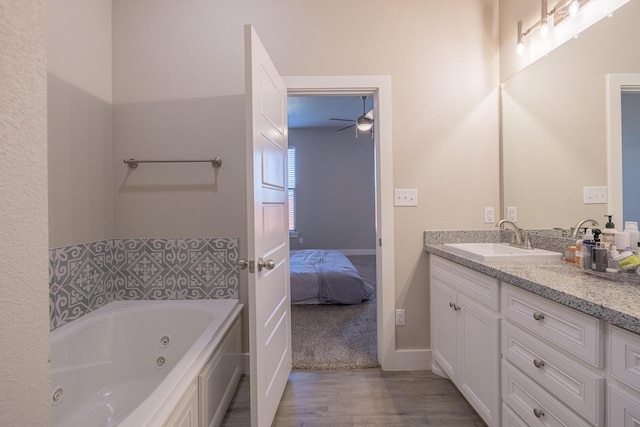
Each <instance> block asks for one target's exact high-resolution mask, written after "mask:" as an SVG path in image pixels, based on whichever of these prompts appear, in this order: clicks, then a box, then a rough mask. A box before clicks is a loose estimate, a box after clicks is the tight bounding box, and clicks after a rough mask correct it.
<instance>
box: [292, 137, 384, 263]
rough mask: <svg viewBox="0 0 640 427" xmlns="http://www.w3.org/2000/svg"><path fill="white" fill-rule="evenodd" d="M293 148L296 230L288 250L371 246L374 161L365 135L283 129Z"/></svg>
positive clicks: (373, 239) (373, 237)
mask: <svg viewBox="0 0 640 427" xmlns="http://www.w3.org/2000/svg"><path fill="white" fill-rule="evenodd" d="M291 146H295V147H296V172H297V173H296V198H297V200H296V229H297V232H298V236H299V238H302V239H303V243H302V244H300V243H299V240H298V237H296V238H292V239H291V249H351V250H365V251H366V250H368V251H369V252H370V253H374V252H373V251H375V248H376V229H375V212H376V205H375V203H376V202H375V158H374V142H373V140H372V139H371V136H370V134H369V133H364V134H363V133H361V134H360V136H359V137H358V138H356V137H355V133H354V130H353V129H348V130H344V131H341V132H336V131H335V129H330V128H303V129H289V147H291Z"/></svg>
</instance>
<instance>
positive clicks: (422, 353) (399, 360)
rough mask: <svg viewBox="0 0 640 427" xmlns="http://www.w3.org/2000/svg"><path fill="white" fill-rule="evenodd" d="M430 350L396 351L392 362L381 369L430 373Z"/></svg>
mask: <svg viewBox="0 0 640 427" xmlns="http://www.w3.org/2000/svg"><path fill="white" fill-rule="evenodd" d="M431 363H432V358H431V350H430V349H407V350H396V351H395V353H394V355H393V361H392V362H391V363H389V364H385V366H383V367H382V369H384V370H385V371H430V370H431Z"/></svg>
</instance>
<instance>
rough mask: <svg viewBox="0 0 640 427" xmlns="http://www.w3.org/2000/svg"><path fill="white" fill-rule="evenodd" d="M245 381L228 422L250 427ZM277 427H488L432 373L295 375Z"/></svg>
mask: <svg viewBox="0 0 640 427" xmlns="http://www.w3.org/2000/svg"><path fill="white" fill-rule="evenodd" d="M250 424H251V423H250V409H249V377H248V376H243V377H242V379H241V380H240V384H239V385H238V389H237V391H236V394H235V396H234V398H233V400H232V401H231V404H230V405H229V409H228V411H227V414H226V416H225V418H224V420H223V422H222V426H224V427H248V426H250ZM273 426H274V427H290V426H297V427H302V426H304V427H314V426H320V427H326V426H331V427H342V426H345V427H346V426H358V427H365V426H367V427H368V426H371V427H374V426H385V427H411V426H449V427H462V426H465V427H466V426H485V423H484V422H483V421H482V419H481V418H480V417H479V416H478V415H477V414H476V412H475V411H474V410H473V408H471V406H470V405H469V404H468V403H467V401H466V400H465V399H464V397H462V395H461V394H460V392H459V391H458V390H457V389H456V387H455V386H454V385H453V384H452V383H451V381H449V380H447V379H444V378H441V377H438V376H437V375H434V374H433V373H432V372H431V371H410V372H384V371H382V370H381V369H353V370H343V371H293V372H292V373H291V375H290V377H289V382H288V384H287V387H286V389H285V391H284V396H283V397H282V401H281V402H280V406H279V407H278V412H277V414H276V418H275V421H274V423H273Z"/></svg>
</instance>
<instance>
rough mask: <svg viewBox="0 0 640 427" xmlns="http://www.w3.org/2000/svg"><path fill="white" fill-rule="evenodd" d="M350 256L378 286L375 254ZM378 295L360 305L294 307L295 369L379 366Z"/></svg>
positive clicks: (293, 341) (364, 276) (292, 338)
mask: <svg viewBox="0 0 640 427" xmlns="http://www.w3.org/2000/svg"><path fill="white" fill-rule="evenodd" d="M347 258H349V260H350V261H351V263H352V264H353V265H354V267H356V269H357V270H358V272H359V273H360V275H361V276H362V278H363V279H364V280H365V281H366V282H367V283H369V284H370V285H371V286H373V287H374V288H375V287H376V257H375V255H350V256H348V257H347ZM376 334H377V329H376V297H375V294H374V296H373V297H372V298H371V299H370V300H369V301H366V302H364V303H362V304H357V305H293V306H291V341H292V343H291V345H292V350H293V351H292V358H293V369H301V370H302V369H304V370H311V369H313V370H318V369H356V368H375V367H378V366H380V364H379V363H378V353H377V336H376Z"/></svg>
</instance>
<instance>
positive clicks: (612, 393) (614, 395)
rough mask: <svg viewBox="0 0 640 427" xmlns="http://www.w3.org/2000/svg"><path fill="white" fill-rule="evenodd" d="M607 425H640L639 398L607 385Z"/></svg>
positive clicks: (628, 426) (635, 426)
mask: <svg viewBox="0 0 640 427" xmlns="http://www.w3.org/2000/svg"><path fill="white" fill-rule="evenodd" d="M608 425H609V426H611V427H613V426H620V427H623V426H624V427H638V426H640V400H638V399H637V398H634V397H633V396H631V395H629V394H627V393H625V392H623V391H621V390H620V389H618V388H616V387H615V386H613V385H610V386H609V424H608Z"/></svg>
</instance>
